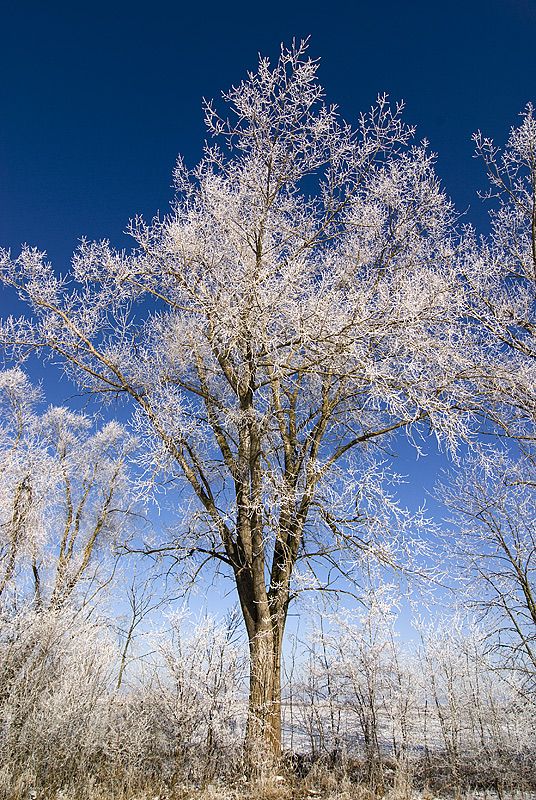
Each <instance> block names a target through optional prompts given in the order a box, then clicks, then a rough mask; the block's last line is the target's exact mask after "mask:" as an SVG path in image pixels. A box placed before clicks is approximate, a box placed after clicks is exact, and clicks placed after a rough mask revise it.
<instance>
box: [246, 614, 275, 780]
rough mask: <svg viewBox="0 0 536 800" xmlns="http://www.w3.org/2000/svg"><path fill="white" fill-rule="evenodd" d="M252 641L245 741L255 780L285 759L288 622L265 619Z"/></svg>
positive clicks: (249, 768)
mask: <svg viewBox="0 0 536 800" xmlns="http://www.w3.org/2000/svg"><path fill="white" fill-rule="evenodd" d="M263 623H264V624H262V625H260V626H259V630H258V631H257V633H256V634H255V635H254V636H253V637H252V638H250V642H249V652H250V686H249V707H248V720H247V729H246V740H245V759H246V769H247V771H248V772H249V774H250V776H251V777H258V776H260V775H262V774H263V773H266V772H269V771H270V770H272V769H273V768H274V767H275V766H276V765H277V763H278V762H279V759H280V757H281V643H282V638H283V627H284V621H282V620H275V621H273V620H270V619H268V620H265V621H263Z"/></svg>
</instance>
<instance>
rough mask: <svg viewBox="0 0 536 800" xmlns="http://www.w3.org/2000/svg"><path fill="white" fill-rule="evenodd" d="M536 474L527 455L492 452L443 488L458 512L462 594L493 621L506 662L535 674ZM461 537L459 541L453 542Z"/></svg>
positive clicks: (479, 457) (468, 463)
mask: <svg viewBox="0 0 536 800" xmlns="http://www.w3.org/2000/svg"><path fill="white" fill-rule="evenodd" d="M535 487H536V474H535V469H534V463H533V462H532V460H530V459H528V458H526V457H525V458H523V459H520V460H519V459H513V458H512V457H511V455H510V456H509V455H508V454H507V453H506V452H505V451H499V450H496V449H490V450H488V451H487V452H485V453H482V452H481V453H480V454H477V455H474V456H472V457H471V459H467V460H466V461H465V462H464V465H463V470H460V471H459V472H458V473H457V474H456V475H455V476H453V477H452V479H451V482H450V483H445V484H444V485H443V486H442V487H441V495H442V498H443V500H444V502H446V504H447V505H448V506H449V508H451V509H452V510H453V511H455V512H456V517H455V519H454V522H455V524H456V530H457V533H455V534H452V533H451V534H449V540H450V541H449V544H448V547H449V550H450V551H451V552H452V550H454V551H455V555H456V558H457V562H458V566H459V576H458V581H459V582H458V583H457V587H456V591H457V593H458V597H459V592H460V590H461V589H462V588H463V589H464V590H465V596H466V602H467V603H468V604H469V606H470V607H472V608H473V609H474V611H475V613H477V614H479V615H480V616H481V617H488V621H489V623H490V626H489V629H490V630H491V631H493V634H492V639H493V642H494V644H496V645H498V647H499V648H500V650H501V652H502V657H503V658H502V661H503V664H504V665H505V666H507V667H508V668H510V669H512V668H514V669H521V670H522V672H523V673H524V674H525V675H526V676H527V677H529V678H530V684H531V685H532V684H533V682H534V677H535V675H536V534H535V523H536V503H535V500H536V498H535ZM453 537H454V538H455V544H454V543H453Z"/></svg>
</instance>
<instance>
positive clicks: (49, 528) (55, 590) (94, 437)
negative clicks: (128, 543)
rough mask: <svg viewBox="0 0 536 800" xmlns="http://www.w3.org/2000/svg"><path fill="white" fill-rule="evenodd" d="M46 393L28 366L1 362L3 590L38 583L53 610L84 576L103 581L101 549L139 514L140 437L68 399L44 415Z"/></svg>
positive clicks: (45, 606) (44, 606) (44, 605)
mask: <svg viewBox="0 0 536 800" xmlns="http://www.w3.org/2000/svg"><path fill="white" fill-rule="evenodd" d="M39 399H40V393H39V391H38V390H36V389H35V388H34V387H32V385H31V384H30V382H29V381H28V379H27V378H26V376H25V375H24V373H23V372H22V371H21V370H20V369H12V370H6V371H4V372H0V403H1V404H2V411H3V424H2V428H1V429H0V437H1V438H0V531H1V538H0V595H2V594H4V597H5V594H6V593H7V590H8V589H9V588H11V589H14V588H17V590H18V593H19V596H24V595H25V594H26V593H27V592H28V583H30V585H31V590H30V597H31V598H32V600H33V602H34V604H35V607H36V609H37V610H38V611H45V610H58V609H59V608H61V607H62V606H63V605H64V604H65V603H66V602H67V600H68V599H69V598H70V597H71V595H72V594H73V592H74V591H75V589H77V588H79V587H80V586H81V585H82V584H83V583H86V584H87V583H88V582H89V583H90V584H91V582H92V580H93V579H95V578H96V579H97V584H98V583H99V582H100V583H102V581H103V575H102V574H99V573H102V565H101V564H100V563H99V556H100V555H102V554H103V553H105V552H106V551H107V550H108V549H109V546H110V545H111V544H114V543H117V541H118V540H119V538H120V537H121V535H122V534H124V532H125V530H126V529H128V526H129V524H130V523H131V521H132V508H131V506H132V495H131V494H129V489H130V487H129V475H128V465H129V462H130V459H131V458H132V455H133V452H134V447H135V440H134V439H133V438H132V436H129V435H128V434H127V433H126V431H125V429H124V428H123V427H122V426H120V425H118V424H117V423H113V422H112V423H108V424H107V425H104V426H103V428H102V429H101V430H100V431H95V432H92V431H91V430H90V428H91V423H90V420H89V419H88V418H87V417H86V416H84V415H83V414H74V413H72V412H70V411H69V410H68V409H66V408H55V407H50V408H49V409H48V410H47V411H45V412H44V413H43V414H41V415H38V414H36V412H35V404H36V402H37V400H39ZM18 578H20V581H19V582H17V579H18ZM25 584H26V585H25ZM94 588H96V585H95V586H94Z"/></svg>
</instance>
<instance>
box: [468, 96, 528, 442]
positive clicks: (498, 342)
mask: <svg viewBox="0 0 536 800" xmlns="http://www.w3.org/2000/svg"><path fill="white" fill-rule="evenodd" d="M521 116H522V118H523V121H522V123H521V125H520V126H519V127H517V128H512V129H511V132H510V138H509V140H508V142H507V144H506V147H505V148H504V149H503V150H501V149H500V148H499V147H497V146H495V144H494V142H493V140H492V139H489V138H486V137H484V136H482V134H481V133H480V131H479V132H478V133H476V134H475V136H474V137H473V138H474V141H475V145H476V155H477V156H478V157H479V158H481V159H482V161H483V163H484V164H485V166H486V170H487V174H488V178H489V182H490V188H489V190H488V192H487V193H485V194H484V195H483V197H484V198H485V199H488V200H490V201H491V202H494V204H495V205H494V207H492V209H491V210H490V216H491V226H492V230H491V236H489V237H487V238H484V237H482V238H480V239H477V237H476V236H475V233H474V231H469V236H468V244H469V249H468V252H467V256H466V260H465V280H466V282H467V286H468V288H469V292H468V293H466V295H465V296H466V298H471V302H470V305H469V307H468V308H467V310H466V314H467V315H468V316H469V317H470V318H471V319H472V320H473V321H474V323H475V325H476V329H475V330H473V331H472V335H473V338H476V337H479V338H480V341H481V343H482V347H481V353H480V358H479V361H478V362H477V364H478V368H477V372H476V374H477V380H478V384H479V387H480V391H481V392H483V395H484V398H485V408H483V411H484V414H485V416H486V417H487V418H488V419H491V420H492V421H493V422H494V424H495V425H497V426H498V430H499V431H500V432H502V433H504V432H506V433H507V434H508V435H511V436H513V437H515V438H516V439H517V441H518V442H519V443H522V442H523V441H531V440H533V439H534V430H533V428H534V419H535V418H534V408H535V402H536V397H535V390H534V387H535V386H536V380H535V378H536V338H535V334H536V327H535V323H534V320H535V311H536V120H535V119H534V108H533V106H532V105H531V104H530V103H529V104H528V105H527V107H526V109H525V111H524V112H523V113H522V114H521ZM475 334H476V337H475Z"/></svg>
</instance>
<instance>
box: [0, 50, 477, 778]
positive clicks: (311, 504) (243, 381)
mask: <svg viewBox="0 0 536 800" xmlns="http://www.w3.org/2000/svg"><path fill="white" fill-rule="evenodd" d="M305 50H306V48H305V45H303V44H302V45H301V46H300V47H298V48H293V49H290V50H285V49H283V50H282V52H281V56H280V58H279V61H278V63H277V64H276V65H275V67H273V68H272V67H271V65H270V64H269V62H268V61H267V60H266V59H261V60H260V62H259V66H258V70H257V72H255V73H251V74H249V75H248V77H247V79H246V80H245V81H244V82H243V83H241V84H240V85H239V86H238V87H236V88H232V89H231V90H230V91H229V92H228V93H227V94H226V95H224V100H225V101H226V103H227V106H228V111H227V112H226V114H225V115H220V113H219V111H218V110H217V109H216V107H215V106H214V105H212V104H211V103H209V104H207V105H206V109H205V111H206V123H207V128H208V132H209V134H211V135H212V136H214V138H215V139H216V140H217V142H218V143H219V144H218V143H217V144H214V145H213V146H207V148H206V150H205V155H204V157H203V159H202V161H201V163H200V164H199V165H198V167H197V168H196V169H195V170H193V171H189V170H188V169H186V167H185V166H184V165H183V163H182V161H180V160H179V163H178V166H177V169H176V172H175V183H176V189H177V194H176V200H175V203H174V205H173V209H172V212H171V213H170V214H169V215H168V216H167V217H165V218H164V219H155V220H153V221H152V223H150V224H146V223H145V222H143V220H141V219H136V220H135V221H133V222H132V223H131V226H130V232H131V234H132V236H133V237H134V239H135V241H136V243H137V244H136V247H135V249H134V250H133V251H132V252H131V253H130V254H127V253H125V252H116V251H114V250H113V249H112V248H111V247H110V246H109V244H108V243H107V242H105V241H103V242H98V243H95V242H93V243H90V242H83V243H82V245H81V246H80V248H79V250H78V251H77V253H76V254H75V256H74V260H73V274H72V276H70V277H69V278H68V279H67V278H66V279H60V278H58V277H57V276H56V274H55V273H54V271H53V270H52V267H51V266H50V265H48V264H47V263H46V260H45V256H44V254H42V253H38V252H36V251H35V250H31V249H29V248H25V249H24V250H23V252H22V254H21V255H20V256H19V257H18V258H16V259H14V260H13V259H11V257H10V255H9V254H8V253H6V252H3V253H2V256H1V265H2V275H3V279H4V281H5V282H6V283H8V284H11V285H12V286H15V287H17V289H18V290H19V293H20V295H21V296H22V297H23V298H25V299H26V300H27V302H28V303H29V305H30V308H31V314H32V321H28V320H10V321H8V322H7V323H5V324H4V326H3V328H2V338H3V340H4V342H8V343H9V344H10V345H11V346H12V347H13V348H14V349H15V351H18V352H19V353H20V354H26V353H28V352H30V351H33V350H46V351H48V352H50V351H52V353H53V355H54V358H55V359H56V360H58V359H59V360H61V361H62V362H63V364H64V367H65V370H66V371H67V373H68V374H69V375H70V376H72V377H73V378H74V379H75V380H76V381H78V383H79V385H80V387H81V389H82V390H83V391H87V392H93V393H97V394H99V395H100V396H101V397H110V398H114V397H117V396H119V395H124V396H127V397H129V398H130V400H131V401H132V403H133V405H134V407H135V409H136V412H135V420H136V425H137V427H138V430H139V433H140V435H141V437H142V438H143V441H144V442H145V443H146V444H147V446H148V448H149V453H150V459H151V462H150V465H149V466H148V473H151V474H153V475H154V474H158V473H162V472H164V473H165V474H167V476H168V477H169V478H173V480H174V481H175V485H177V482H178V483H179V485H182V486H183V492H182V496H183V497H184V496H185V494H184V486H185V487H187V488H188V489H189V496H190V498H191V502H190V503H189V504H188V505H187V507H186V508H184V507H181V508H177V515H178V517H180V515H181V514H183V517H182V520H183V521H182V527H181V529H180V532H179V534H177V539H176V541H175V542H174V543H173V546H174V547H176V548H177V549H178V551H179V552H180V553H184V554H190V555H191V556H192V557H193V558H194V559H195V558H198V559H199V566H201V564H204V563H205V561H212V562H214V561H215V562H216V563H218V564H219V565H220V566H221V567H222V569H224V570H227V571H228V572H229V573H230V574H231V575H232V576H234V581H235V583H236V588H237V592H238V596H239V599H240V606H241V610H242V614H243V617H244V622H245V626H246V629H247V634H248V640H249V647H250V706H249V718H248V727H247V736H246V752H247V754H248V758H249V763H250V765H253V764H255V763H259V761H260V762H261V763H262V762H265V763H267V762H269V761H270V760H271V759H272V758H273V757H274V756H275V757H277V756H278V755H279V752H280V746H281V714H280V662H281V644H282V637H283V631H284V627H285V620H286V616H287V610H288V606H289V602H290V601H291V600H292V598H293V596H294V595H295V592H296V590H297V588H298V587H300V586H301V587H303V585H304V584H308V586H309V588H314V589H322V588H333V584H332V583H331V581H333V580H334V576H335V574H336V571H337V570H338V571H339V572H341V573H342V574H344V575H349V576H350V577H352V576H353V569H354V565H355V564H357V563H359V561H360V560H361V559H362V558H363V557H364V556H366V555H367V553H370V552H371V550H373V549H374V534H375V532H376V531H379V530H382V529H385V528H386V527H389V526H391V530H392V529H393V528H395V529H396V528H397V527H399V528H400V527H402V528H404V525H405V524H406V522H407V520H405V519H404V515H403V514H401V513H400V514H397V513H395V520H394V522H393V521H392V520H388V519H387V514H386V512H385V510H384V507H383V504H382V502H381V497H379V496H376V495H375V494H374V487H373V488H372V489H371V487H370V486H369V485H368V484H367V481H365V485H362V476H365V475H367V474H371V468H370V464H371V460H373V459H374V454H375V450H376V446H377V445H379V444H380V443H381V444H382V445H384V444H385V441H386V437H388V436H389V435H390V434H394V432H396V431H400V430H404V431H406V432H407V434H408V435H409V436H410V437H411V436H412V435H413V434H414V433H415V431H416V430H417V429H418V428H419V426H421V425H423V426H425V427H426V428H430V427H432V428H434V429H435V430H436V431H437V432H438V433H440V435H441V436H443V437H444V438H445V441H447V442H452V441H454V439H455V438H456V437H457V436H458V435H459V434H460V433H463V432H464V430H465V429H464V424H465V423H464V419H463V417H462V415H461V413H460V412H458V411H453V409H459V408H462V407H463V403H464V397H465V392H466V389H465V388H464V385H463V383H462V382H456V381H455V380H454V378H455V376H456V375H457V374H458V371H459V369H460V365H459V361H460V359H461V356H460V355H459V354H458V352H457V348H456V333H455V328H454V327H453V326H452V321H453V320H454V319H455V317H456V314H457V305H456V303H457V301H456V298H455V296H454V295H453V292H452V291H451V290H452V289H453V287H454V285H455V280H454V268H453V266H452V264H453V261H454V260H455V258H454V256H455V245H454V244H453V243H452V242H451V233H450V232H451V224H452V217H453V213H452V209H451V206H450V203H449V201H448V200H447V199H446V198H445V196H444V194H443V193H442V191H441V190H440V187H439V183H438V180H437V178H436V176H435V174H434V168H433V157H432V156H431V155H430V154H429V153H428V152H427V150H426V147H425V146H414V145H411V144H410V140H411V137H412V134H413V131H412V130H411V129H410V128H408V127H406V126H405V125H404V123H403V122H402V121H401V111H402V108H401V107H396V108H392V107H391V106H390V105H389V104H388V102H387V100H386V98H385V97H380V98H379V99H378V103H377V105H376V106H374V107H373V108H372V109H371V111H370V112H369V113H368V114H367V115H364V116H362V117H361V119H360V120H359V122H358V125H357V127H355V128H354V127H351V126H350V125H348V124H346V123H344V122H343V121H341V120H340V118H339V117H338V115H337V113H336V109H335V107H333V106H326V105H324V104H323V101H322V98H323V92H322V89H321V87H320V86H319V85H318V83H317V80H316V71H317V66H318V65H317V63H316V62H315V61H312V60H311V59H309V58H308V57H307V56H306V52H305ZM71 281H74V283H73V284H71ZM393 509H394V510H395V512H396V508H395V507H394V506H393V507H392V508H391V509H390V512H389V513H391V511H393ZM186 512H187V513H186ZM395 532H396V531H395ZM399 532H400V533H401V535H402V533H403V531H399ZM385 558H387V559H389V558H391V554H389V553H387V554H385ZM321 562H323V563H326V564H327V566H328V570H327V571H325V570H324V571H320V572H318V570H317V565H318V564H319V563H321ZM304 575H307V576H309V577H310V580H309V579H308V580H305V579H304V578H303V576H304ZM300 576H301V579H300ZM327 576H329V577H327ZM295 577H297V578H299V579H300V580H299V581H298V583H295Z"/></svg>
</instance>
